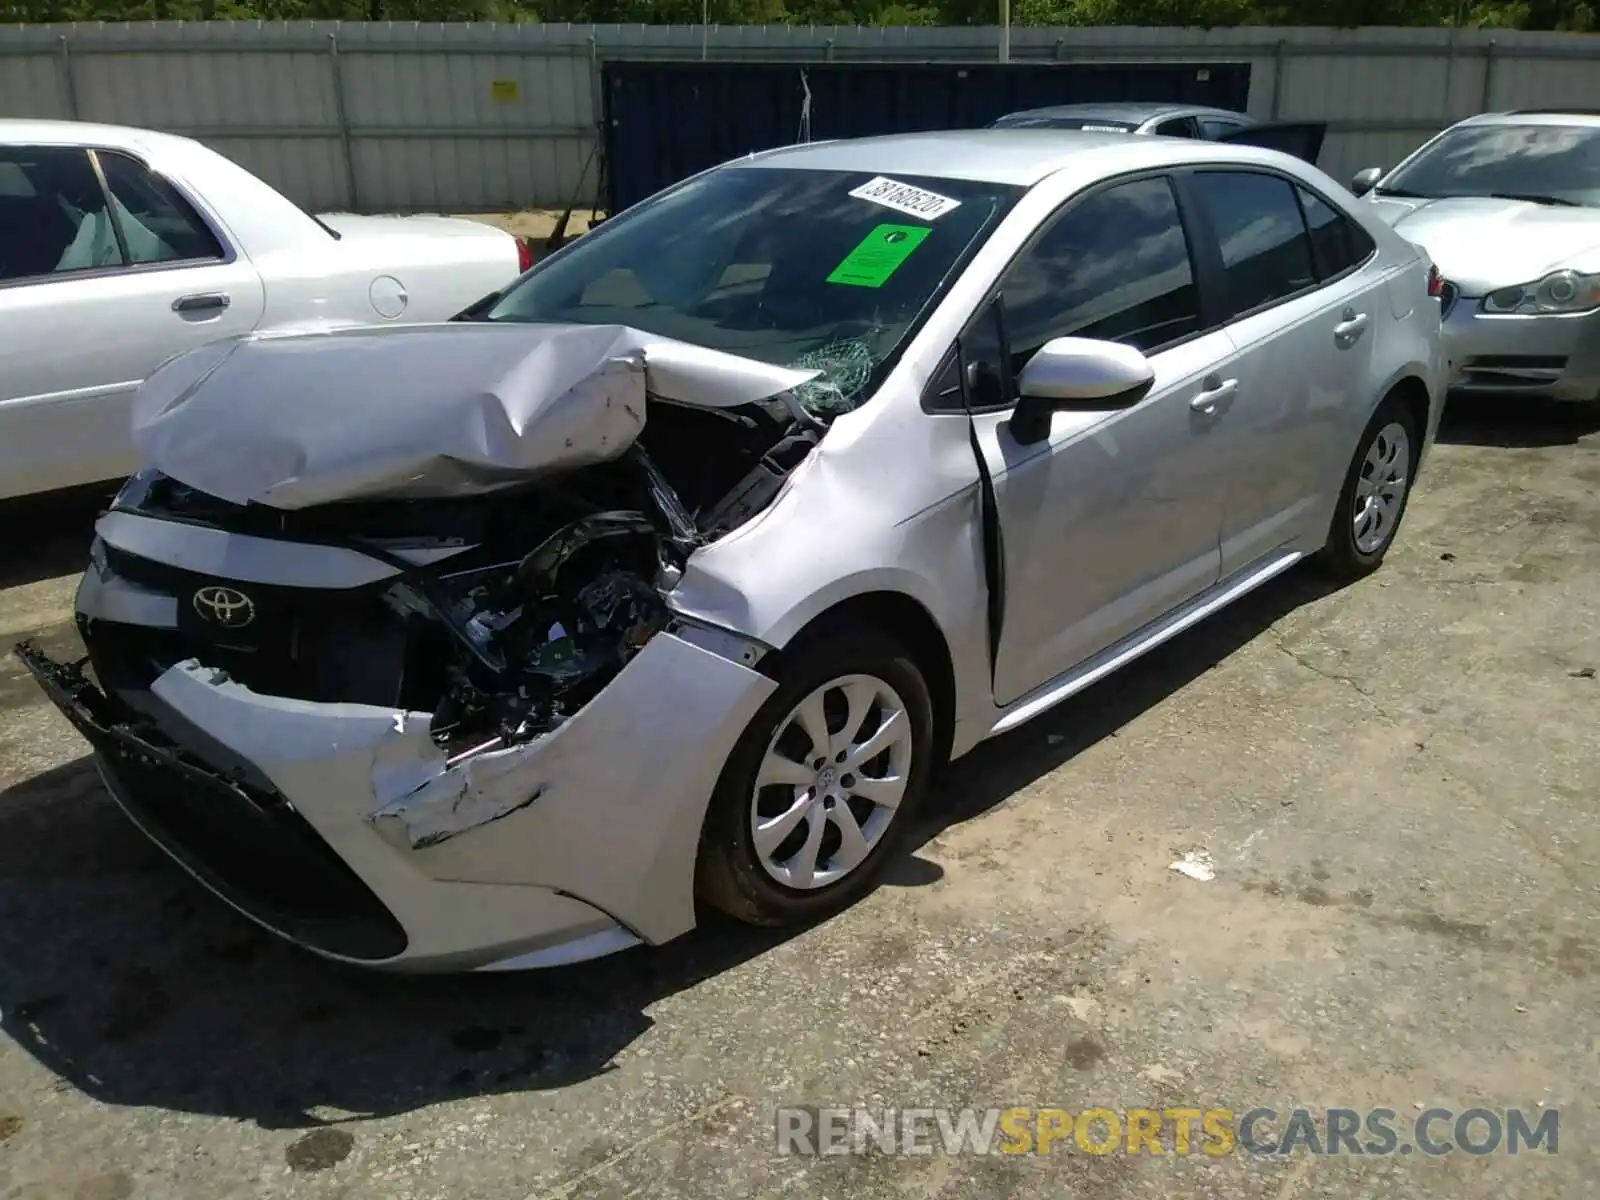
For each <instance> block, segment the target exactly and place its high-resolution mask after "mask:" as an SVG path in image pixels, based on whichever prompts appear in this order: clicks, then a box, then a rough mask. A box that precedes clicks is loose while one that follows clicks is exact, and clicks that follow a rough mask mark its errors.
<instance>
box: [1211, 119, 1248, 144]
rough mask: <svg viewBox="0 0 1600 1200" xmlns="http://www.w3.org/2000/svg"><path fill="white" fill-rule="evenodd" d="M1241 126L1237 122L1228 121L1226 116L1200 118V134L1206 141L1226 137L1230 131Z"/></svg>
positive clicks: (1233, 131)
mask: <svg viewBox="0 0 1600 1200" xmlns="http://www.w3.org/2000/svg"><path fill="white" fill-rule="evenodd" d="M1243 128H1244V126H1242V125H1240V124H1239V122H1237V121H1230V120H1228V119H1227V118H1226V117H1201V118H1200V136H1201V137H1203V138H1205V139H1206V140H1207V141H1208V142H1214V141H1216V140H1217V139H1218V138H1224V137H1227V136H1228V135H1229V134H1230V133H1235V132H1237V131H1238V130H1240V129H1243Z"/></svg>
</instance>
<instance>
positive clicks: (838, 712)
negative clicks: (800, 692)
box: [750, 675, 913, 891]
mask: <svg viewBox="0 0 1600 1200" xmlns="http://www.w3.org/2000/svg"><path fill="white" fill-rule="evenodd" d="M912 747H913V739H912V727H911V716H910V713H909V711H908V710H907V708H906V704H905V701H904V700H902V699H901V697H900V694H899V693H898V692H896V691H895V689H894V688H892V687H890V686H889V685H888V684H887V683H885V682H884V681H883V680H881V679H878V678H876V677H874V676H871V675H845V676H841V677H840V678H837V679H834V680H832V681H831V682H828V683H825V684H823V685H822V686H821V687H818V688H816V689H815V690H814V691H812V692H811V693H810V694H809V695H807V696H806V697H805V698H804V699H803V700H801V701H800V702H799V703H798V704H796V705H795V706H794V708H792V709H791V710H790V711H789V714H788V716H786V717H785V718H784V719H783V720H782V721H780V722H779V723H778V727H777V731H776V732H775V733H774V734H773V736H772V739H771V741H769V742H768V744H767V750H766V754H765V755H764V756H763V758H762V760H761V767H760V769H759V771H758V772H757V774H756V782H755V787H754V789H753V794H752V796H751V799H750V835H751V837H750V841H751V845H752V847H753V848H754V851H755V855H756V857H757V859H758V860H759V861H760V863H761V866H762V868H763V869H764V870H765V871H766V872H767V874H768V875H770V876H771V877H772V878H773V879H775V880H776V881H777V882H779V883H781V884H783V885H784V886H786V887H791V888H794V889H796V890H799V891H812V890H815V889H817V888H823V887H827V886H828V885H829V884H832V883H837V882H838V881H839V880H841V879H843V878H844V877H845V876H846V875H848V874H850V872H852V871H854V870H855V869H856V868H857V867H859V866H860V865H861V864H862V863H863V862H865V861H866V859H867V857H868V856H869V855H870V854H871V853H872V851H873V849H874V847H876V846H877V845H878V843H879V842H880V841H882V840H883V835H884V834H885V833H886V832H887V831H888V829H889V826H890V825H891V824H892V823H893V821H894V818H895V813H896V810H897V809H898V808H899V805H900V801H901V799H902V797H904V795H905V791H906V784H907V782H908V780H909V779H910V774H911V757H912Z"/></svg>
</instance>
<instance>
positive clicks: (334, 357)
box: [133, 322, 817, 509]
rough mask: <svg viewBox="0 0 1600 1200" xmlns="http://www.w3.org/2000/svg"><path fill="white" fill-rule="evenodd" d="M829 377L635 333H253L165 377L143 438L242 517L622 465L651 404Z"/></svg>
mask: <svg viewBox="0 0 1600 1200" xmlns="http://www.w3.org/2000/svg"><path fill="white" fill-rule="evenodd" d="M816 374H817V372H815V371H798V370H792V369H790V368H786V367H776V366H772V365H770V364H767V363H762V362H757V361H755V360H753V359H748V358H742V357H739V356H737V355H732V354H724V353H721V352H719V351H715V350H708V349H705V348H704V347H700V346H692V345H688V344H685V343H683V342H677V341H673V340H671V339H666V338H659V337H656V336H654V335H652V334H647V333H643V332H641V331H639V330H637V329H633V328H630V327H628V326H625V325H513V324H504V325H500V324H484V323H473V322H461V323H452V324H448V325H409V326H395V327H382V328H364V329H349V330H337V331H333V332H326V333H296V334H256V335H250V336H247V337H244V338H239V339H233V340H228V341H223V342H218V343H213V344H211V345H208V346H204V347H201V348H200V349H197V350H192V351H190V352H189V353H187V354H183V355H179V356H178V357H176V358H174V359H171V360H169V361H168V362H166V363H164V364H163V365H162V366H160V367H159V368H157V369H156V371H155V373H154V374H152V375H151V376H150V377H149V379H147V380H146V381H145V382H144V384H143V385H141V387H140V388H139V390H138V392H137V393H136V395H135V397H134V401H133V442H134V445H135V447H136V448H137V449H138V450H139V452H140V453H141V454H142V455H144V457H145V460H146V461H147V462H148V463H149V464H150V465H151V466H153V467H155V468H156V469H157V470H159V471H161V472H163V473H164V474H166V475H169V476H171V477H172V478H174V479H176V480H178V481H179V482H181V483H184V484H187V485H188V486H190V487H192V488H195V489H197V490H199V491H202V492H205V493H207V494H209V495H212V496H217V497H220V498H221V499H224V500H228V501H231V502H233V503H235V504H245V503H250V502H254V503H259V504H265V505H270V506H272V507H274V508H280V509H300V508H310V507H312V506H314V505H318V504H329V503H333V502H335V501H341V500H355V499H416V498H422V497H428V496H462V495H470V494H474V493H479V492H485V491H491V490H493V489H495V488H499V487H505V486H508V485H510V484H514V483H521V482H524V481H526V480H528V479H529V478H530V477H532V476H535V475H538V474H540V473H541V472H544V471H548V470H552V469H557V468H559V469H563V470H565V469H571V468H576V467H584V466H591V465H594V464H596V463H602V462H609V461H611V460H613V459H615V458H617V457H618V456H619V455H621V454H622V453H623V451H625V450H626V449H627V448H628V447H629V446H630V445H632V444H633V442H634V440H635V439H636V438H637V437H638V436H639V434H640V432H641V431H642V430H643V429H644V422H645V397H646V394H647V393H648V394H650V395H655V396H659V397H661V398H663V399H666V400H675V401H678V402H680V403H684V404H693V405H699V406H703V407H707V408H729V407H735V406H738V405H741V404H751V403H754V402H756V401H759V400H765V399H768V398H770V397H772V396H776V395H778V394H780V393H782V392H785V391H789V390H790V389H792V388H795V387H797V386H799V385H800V384H802V383H804V382H806V381H807V380H809V379H812V378H814V377H815V375H816Z"/></svg>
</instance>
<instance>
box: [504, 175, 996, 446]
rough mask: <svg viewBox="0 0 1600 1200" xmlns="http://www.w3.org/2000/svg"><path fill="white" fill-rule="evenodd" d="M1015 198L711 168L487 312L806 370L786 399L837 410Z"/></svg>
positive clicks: (579, 247)
mask: <svg viewBox="0 0 1600 1200" xmlns="http://www.w3.org/2000/svg"><path fill="white" fill-rule="evenodd" d="M1018 194H1019V189H1016V188H1012V187H1008V186H1006V185H1003V184H995V183H974V182H968V181H964V180H957V179H931V178H926V177H913V176H896V177H894V178H893V179H885V178H883V177H880V176H875V175H872V174H868V173H865V172H859V173H858V172H840V171H804V170H790V169H772V168H765V167H750V168H747V169H740V170H725V171H721V172H718V173H717V174H715V175H711V176H707V177H704V178H701V179H696V180H692V181H690V182H689V183H687V184H685V185H683V186H682V187H678V188H675V189H673V190H672V191H670V192H668V193H666V194H665V195H663V196H661V197H659V198H658V199H656V200H653V201H651V202H649V203H646V204H643V205H641V206H639V207H638V208H635V209H633V210H632V211H630V212H627V213H624V214H623V215H622V216H620V217H618V218H617V219H616V220H614V221H611V222H607V223H606V224H605V225H603V226H601V227H600V228H599V229H597V230H595V231H594V232H593V233H591V234H589V235H587V236H586V237H584V238H583V239H582V240H581V241H580V242H578V243H577V244H576V245H574V246H573V247H572V249H571V250H570V251H568V252H567V253H566V254H563V255H561V256H560V257H558V258H556V259H554V260H552V261H551V262H550V263H549V264H548V265H547V266H546V267H544V268H543V269H541V270H538V271H536V272H534V274H532V275H531V276H529V277H528V278H527V279H525V280H524V281H523V282H522V283H521V284H520V285H518V286H516V287H514V288H513V289H511V291H509V292H508V293H507V294H506V295H505V297H504V298H502V299H501V300H500V302H499V303H498V304H496V305H495V306H494V308H492V309H491V310H490V311H489V313H488V314H487V319H488V320H491V321H537V322H550V323H566V322H572V323H578V324H585V325H606V324H616V325H629V326H632V327H633V328H635V329H640V330H643V331H645V332H647V333H654V334H659V335H661V336H663V337H670V338H676V339H679V340H681V341H685V342H691V343H694V344H696V345H700V346H706V347H710V348H711V349H714V350H722V351H726V352H727V353H730V354H740V355H744V356H746V357H748V358H754V359H760V360H762V361H764V362H769V363H775V364H777V365H780V366H792V367H799V368H802V369H811V370H816V371H819V372H821V374H819V375H818V376H817V378H816V379H814V380H812V381H810V382H808V383H805V384H802V385H801V387H800V388H798V389H797V393H798V396H799V399H800V401H801V403H802V404H804V405H805V406H806V407H807V408H809V409H811V410H812V411H813V412H814V413H818V414H821V415H825V414H831V413H838V412H843V411H845V410H847V409H850V408H853V407H855V406H856V405H857V404H859V403H861V402H862V401H863V400H864V399H866V397H867V396H869V395H870V394H871V391H872V388H873V387H874V386H876V383H877V381H878V379H879V378H881V376H882V374H883V373H884V372H886V371H887V370H888V368H889V367H890V366H891V365H892V363H893V360H894V358H895V356H896V355H897V353H898V352H899V350H900V348H901V346H903V345H904V344H905V341H906V339H907V338H908V336H909V335H910V333H911V332H912V330H913V329H914V328H915V326H916V324H917V322H918V320H919V319H920V317H921V316H922V314H923V313H924V312H925V311H926V310H927V309H928V308H929V305H930V302H931V301H932V300H933V299H934V298H935V297H937V296H938V295H939V293H940V291H941V290H942V288H943V287H944V286H945V284H946V283H947V282H948V281H949V280H950V279H952V278H953V277H954V274H955V271H954V268H955V267H956V266H957V264H958V263H959V262H960V261H961V259H962V257H963V255H964V254H965V253H966V252H967V251H968V249H969V248H971V247H972V246H974V245H975V244H976V243H977V241H978V240H979V239H980V235H982V234H983V233H984V232H985V231H986V230H987V229H988V228H989V227H990V226H991V225H992V224H993V222H994V221H995V220H996V219H997V218H998V217H999V216H1000V215H1001V214H1002V213H1003V212H1004V211H1005V210H1006V209H1007V208H1009V207H1010V205H1011V204H1012V203H1013V202H1014V201H1015V199H1016V196H1017V195H1018Z"/></svg>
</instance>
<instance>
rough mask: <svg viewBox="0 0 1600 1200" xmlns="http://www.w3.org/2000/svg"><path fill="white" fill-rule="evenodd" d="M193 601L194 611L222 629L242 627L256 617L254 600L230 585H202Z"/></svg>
mask: <svg viewBox="0 0 1600 1200" xmlns="http://www.w3.org/2000/svg"><path fill="white" fill-rule="evenodd" d="M193 603H194V611H195V612H197V613H199V614H200V615H201V616H202V617H204V618H205V619H206V620H208V621H210V622H211V623H212V624H213V625H220V626H222V627H223V628H224V629H243V628H244V627H245V626H246V625H248V624H250V622H251V621H254V620H255V619H256V605H255V601H253V600H251V599H250V597H249V596H246V595H245V594H244V593H243V592H239V591H235V590H234V589H233V588H230V587H203V588H201V589H200V590H199V591H198V592H196V593H195V594H194V601H193Z"/></svg>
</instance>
